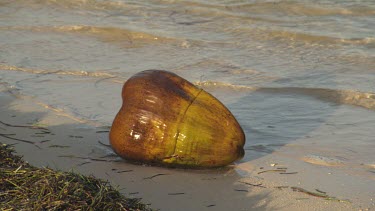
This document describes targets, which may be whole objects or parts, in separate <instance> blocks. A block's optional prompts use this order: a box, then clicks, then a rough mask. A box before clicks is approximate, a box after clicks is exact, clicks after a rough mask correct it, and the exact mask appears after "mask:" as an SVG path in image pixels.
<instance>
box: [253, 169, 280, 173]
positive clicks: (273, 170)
mask: <svg viewBox="0 0 375 211" xmlns="http://www.w3.org/2000/svg"><path fill="white" fill-rule="evenodd" d="M266 172H286V170H285V169H271V170H265V171H260V172H258V174H263V173H266Z"/></svg>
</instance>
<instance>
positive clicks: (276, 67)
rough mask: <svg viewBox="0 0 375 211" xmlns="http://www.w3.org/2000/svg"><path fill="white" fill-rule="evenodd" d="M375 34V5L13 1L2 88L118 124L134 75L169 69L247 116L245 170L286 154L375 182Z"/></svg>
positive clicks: (5, 18)
mask: <svg viewBox="0 0 375 211" xmlns="http://www.w3.org/2000/svg"><path fill="white" fill-rule="evenodd" d="M374 35H375V3H374V2H373V1H372V0H369V1H359V0H358V1H338V0H337V1H328V0H316V1H307V0H296V1H240V0H233V1H228V0H227V1H219V0H217V1H204V0H199V1H171V0H170V1H161V0H154V1H114V0H111V1H100V0H61V1H54V0H2V1H0V40H1V42H0V83H3V84H5V85H6V86H7V87H8V89H9V91H10V92H12V93H14V94H16V95H19V96H21V97H25V98H30V100H32V101H34V102H35V103H38V104H40V105H41V106H44V107H45V108H46V109H52V110H54V111H56V112H58V113H60V114H62V115H65V116H69V117H71V118H73V119H75V120H77V121H81V122H86V123H87V124H89V125H92V126H106V125H110V124H111V123H112V120H113V118H114V116H115V114H116V113H117V111H118V109H119V107H120V105H121V99H120V92H121V88H122V84H123V83H124V81H126V79H128V78H129V77H130V76H131V75H133V74H135V73H136V72H139V71H141V70H145V69H165V70H169V71H172V72H175V73H177V74H178V75H181V76H183V77H185V78H186V79H188V80H190V81H192V82H193V83H195V84H197V85H199V86H201V87H202V88H204V89H206V90H207V91H209V92H210V93H212V94H213V95H215V96H216V97H218V98H219V99H220V100H221V101H223V103H224V104H225V105H226V106H228V107H229V109H230V110H231V111H232V113H233V114H234V115H235V116H236V117H237V119H238V120H239V122H240V124H241V125H242V127H243V129H244V131H245V133H246V137H247V143H246V146H245V149H246V155H245V157H244V159H242V160H241V161H240V162H239V163H240V165H241V166H244V165H245V164H246V163H251V162H253V161H254V160H256V159H257V158H260V157H262V156H264V155H266V154H269V153H280V154H281V155H282V156H286V157H291V158H292V159H295V160H301V161H303V162H309V163H313V164H316V165H322V164H326V165H328V166H329V164H330V162H331V161H332V160H333V161H332V162H336V163H340V165H341V166H344V168H341V169H340V171H341V170H342V171H345V172H346V173H349V174H353V175H357V174H360V175H361V176H363V177H365V178H366V179H370V180H373V179H374V173H373V168H372V167H371V166H373V165H374V163H375V155H374V153H373V149H374V148H375V138H374V137H375V136H374V133H373V128H375V37H374ZM337 159H338V161H337ZM245 166H246V165H245ZM369 166H370V167H369ZM371 168H372V169H371ZM245 169H246V168H245ZM353 169H354V170H353ZM369 169H370V170H369ZM242 174H243V175H246V171H245V173H242Z"/></svg>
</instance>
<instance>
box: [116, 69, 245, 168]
mask: <svg viewBox="0 0 375 211" xmlns="http://www.w3.org/2000/svg"><path fill="white" fill-rule="evenodd" d="M122 99H123V104H122V107H121V109H120V111H119V112H118V114H117V115H116V117H115V119H114V121H113V125H112V128H111V131H110V143H111V146H112V148H113V149H114V151H115V152H116V153H117V154H118V155H120V156H121V157H123V158H124V159H128V160H133V161H138V162H144V163H151V164H158V165H166V166H178V167H191V168H195V167H196V168H202V167H203V168H205V167H207V168H208V167H219V166H225V165H228V164H230V163H232V162H234V161H236V160H238V159H240V158H242V157H243V155H244V150H243V146H244V144H245V135H244V132H243V130H242V128H241V126H240V125H239V123H238V122H237V120H236V119H235V118H234V116H233V115H232V114H231V112H230V111H229V110H228V109H227V108H226V107H225V106H224V105H223V104H222V103H221V102H220V101H219V100H217V99H216V98H215V97H213V96H212V95H210V94H209V93H207V92H206V91H204V90H202V89H200V88H198V87H196V86H195V85H193V84H192V83H190V82H189V81H187V80H185V79H183V78H181V77H179V76H178V75H176V74H174V73H170V72H167V71H162V70H146V71H143V72H140V73H138V74H136V75H134V76H133V77H131V78H130V79H129V80H128V81H127V82H126V83H125V84H124V87H123V90H122Z"/></svg>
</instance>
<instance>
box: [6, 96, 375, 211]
mask: <svg viewBox="0 0 375 211" xmlns="http://www.w3.org/2000/svg"><path fill="white" fill-rule="evenodd" d="M1 91H2V92H0V120H1V123H0V134H1V136H0V140H1V142H3V143H7V144H14V145H15V149H16V151H17V152H18V153H19V154H20V155H23V156H24V159H25V160H27V161H29V163H31V164H32V165H35V166H49V167H51V168H54V169H59V170H73V171H76V172H80V173H83V174H86V175H90V174H92V175H94V176H96V177H99V178H103V179H106V180H108V181H110V182H111V184H113V185H114V186H118V187H119V189H120V190H121V192H122V193H123V194H125V195H126V196H128V197H135V198H142V200H143V202H145V203H150V206H151V207H152V208H155V209H160V210H366V209H370V208H374V201H373V200H374V190H375V185H374V179H375V178H374V176H372V178H371V177H368V175H366V176H364V175H352V174H345V173H342V172H343V171H340V170H338V169H337V168H342V167H340V165H338V164H340V162H347V161H345V160H344V161H340V160H339V159H338V158H336V159H330V158H327V157H322V156H320V157H319V156H318V155H313V154H310V155H309V154H307V155H304V154H306V153H305V152H306V148H309V147H313V145H311V146H308V145H306V144H305V143H304V144H302V143H303V142H302V141H301V144H299V143H298V141H297V142H294V143H293V145H292V144H291V145H292V146H289V147H294V148H295V153H296V154H298V155H291V154H290V150H286V152H287V153H284V151H283V148H282V147H281V148H280V149H279V150H278V151H277V152H272V151H267V149H268V148H267V146H262V145H256V146H252V148H249V149H248V150H247V154H250V155H251V151H258V152H262V153H264V154H263V156H262V157H259V158H256V159H253V160H252V161H251V162H245V163H241V162H239V163H236V164H233V165H232V166H229V167H227V168H223V169H213V170H184V169H167V168H161V167H151V166H144V165H136V164H131V163H128V162H126V161H124V160H122V159H120V158H119V157H118V156H116V155H115V154H113V152H112V151H111V149H110V148H109V147H107V146H106V145H107V144H108V131H109V128H108V127H94V126H91V125H88V124H85V123H80V122H77V121H76V120H74V119H71V118H69V117H67V116H61V115H59V113H58V112H55V111H54V110H51V109H48V108H47V109H46V108H44V107H42V106H40V105H37V104H35V103H33V101H32V100H31V99H29V98H26V97H22V96H17V95H15V94H14V93H13V94H11V93H10V92H8V91H6V90H5V89H1ZM19 126H26V127H19ZM303 155H304V156H303ZM295 156H300V157H301V160H303V159H304V160H305V161H306V162H304V161H298V160H296V159H294V157H295ZM326 164H327V165H326ZM328 164H332V165H328ZM336 164H337V165H336ZM363 168H364V169H366V171H367V172H368V174H370V175H371V174H372V175H375V173H374V172H375V169H374V165H373V164H371V163H369V164H364V165H363ZM344 172H345V171H344ZM362 174H363V173H362ZM356 177H360V178H361V179H360V180H359V179H356ZM123 188H124V189H123Z"/></svg>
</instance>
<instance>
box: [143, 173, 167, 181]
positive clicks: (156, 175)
mask: <svg viewBox="0 0 375 211" xmlns="http://www.w3.org/2000/svg"><path fill="white" fill-rule="evenodd" d="M164 175H168V174H155V175H153V176H151V177H145V178H143V179H144V180H145V179H153V178H155V177H158V176H164Z"/></svg>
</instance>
